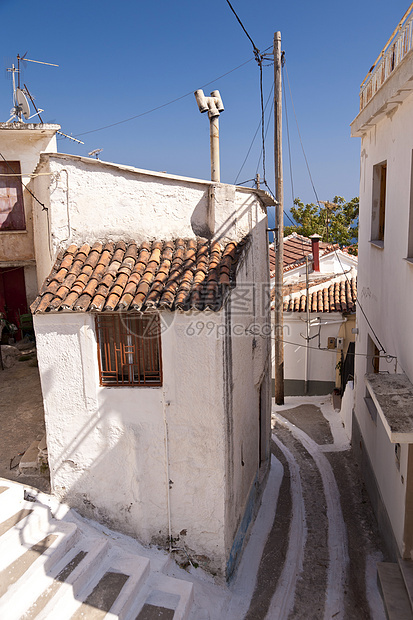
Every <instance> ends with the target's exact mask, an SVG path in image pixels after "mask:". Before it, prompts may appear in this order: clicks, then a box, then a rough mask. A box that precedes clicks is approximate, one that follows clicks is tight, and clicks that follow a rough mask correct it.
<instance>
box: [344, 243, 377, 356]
mask: <svg viewBox="0 0 413 620" xmlns="http://www.w3.org/2000/svg"><path fill="white" fill-rule="evenodd" d="M334 253H335V255H336V257H337V260H338V262H339V263H340V267H341V269H342V271H343V273H344V275H345V277H346V280H347V282H348V283H350V280H349V279H348V276H347V272H346V271H345V270H344V266H343V263H342V262H341V259H340V256H339V255H338V252H337V249H336V248H334ZM355 301H356V304H357V305H358V307H359V308H360V310H361V312H362V314H363V316H364V318H365V319H366V322H367V325H368V326H369V327H370V329H371V332H372V334H373V335H374V337H375V339H376V341H377V342H378V344H379V346H380V349H381V352H382V353H386V349H385V348H384V347H383V345H382V343H381V342H380V339H379V337H378V336H377V334H376V332H375V331H374V329H373V326H372V324H371V323H370V321H369V319H368V318H367V314H366V313H365V312H364V309H363V306H362V305H361V303H360V301H359V298H358V292H357V297H356V300H355Z"/></svg>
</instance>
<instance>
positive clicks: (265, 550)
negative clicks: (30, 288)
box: [0, 362, 386, 620]
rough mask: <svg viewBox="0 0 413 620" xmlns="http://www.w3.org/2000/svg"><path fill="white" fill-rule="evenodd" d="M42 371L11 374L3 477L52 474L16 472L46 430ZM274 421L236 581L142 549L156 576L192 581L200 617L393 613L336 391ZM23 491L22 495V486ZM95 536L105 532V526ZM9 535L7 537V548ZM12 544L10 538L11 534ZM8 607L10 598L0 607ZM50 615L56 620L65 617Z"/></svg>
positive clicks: (378, 616) (5, 388)
mask: <svg viewBox="0 0 413 620" xmlns="http://www.w3.org/2000/svg"><path fill="white" fill-rule="evenodd" d="M35 375H36V369H35V367H34V366H28V365H27V362H26V363H23V362H18V363H17V365H16V366H15V367H14V368H13V369H8V370H6V371H4V373H3V376H2V378H3V383H2V391H1V394H2V410H3V414H4V415H3V417H4V424H3V423H2V424H3V428H4V429H6V430H7V433H4V432H3V433H2V455H3V456H2V459H3V460H2V472H1V475H2V476H3V478H8V479H9V480H14V481H17V482H22V483H23V484H26V485H27V484H31V485H33V486H37V487H42V486H44V485H45V482H46V481H45V479H44V478H43V477H41V476H38V477H37V478H36V477H35V476H33V477H31V478H30V479H26V478H25V477H24V476H19V475H18V469H17V468H16V469H13V470H11V471H7V468H8V467H9V465H8V464H10V462H11V463H12V465H13V464H14V462H18V453H19V452H21V451H23V450H24V449H25V448H26V447H27V446H26V445H25V443H24V442H26V443H27V444H29V443H30V439H31V437H29V435H30V433H33V432H35V433H37V432H39V431H41V425H42V421H41V419H40V418H41V416H40V418H39V419H38V420H37V418H36V416H35V415H33V416H32V420H31V422H30V409H31V403H35V409H36V411H38V410H39V408H40V407H41V396H40V386H39V384H38V383H37V382H36V377H35ZM25 376H27V380H28V382H29V385H30V390H26V389H19V390H12V389H11V383H12V377H14V379H16V378H18V379H20V380H22V379H24V377H25ZM27 416H28V417H27ZM37 417H39V416H37ZM7 418H9V421H8V422H7ZM26 418H27V420H28V422H27V424H26V421H27V420H26ZM35 418H36V419H35ZM25 420H26V421H25ZM36 420H37V421H36ZM272 421H273V435H272V468H271V472H270V476H269V480H268V483H267V486H266V489H265V491H264V496H263V501H262V506H261V509H260V512H259V514H258V517H257V519H256V522H255V523H254V526H253V528H252V531H251V535H250V538H249V541H248V544H247V546H246V549H245V551H244V555H243V558H242V561H241V564H240V566H239V568H238V571H237V573H236V575H235V577H234V578H233V580H232V581H231V582H230V583H229V585H228V586H225V585H224V584H223V583H222V582H217V581H215V583H214V582H213V581H212V579H211V578H210V577H209V576H208V575H206V574H205V573H203V571H202V570H201V569H200V568H197V569H195V568H194V567H191V566H190V567H189V571H188V569H187V571H184V570H182V569H181V568H179V567H178V566H177V565H176V564H175V563H174V562H173V561H169V562H167V561H166V560H167V554H165V559H164V560H162V563H161V565H162V566H163V568H161V569H159V566H158V565H159V553H163V552H160V551H158V550H156V549H153V550H151V549H146V550H145V549H143V548H141V547H140V548H139V554H140V555H142V554H144V555H145V556H146V557H147V558H148V559H149V561H150V562H151V566H152V565H153V566H155V572H156V574H158V573H157V571H158V572H159V573H160V574H164V575H167V576H169V577H172V578H175V579H178V580H182V582H192V584H193V602H192V603H191V604H189V603H190V601H191V597H189V598H188V599H187V601H186V609H187V612H185V613H186V614H187V615H184V616H182V617H186V618H190V619H191V620H200V618H202V620H204V619H205V620H206V619H208V618H209V619H210V620H222V619H223V618H225V619H226V620H240V619H241V618H245V620H261V619H262V620H264V618H266V619H268V620H287V619H294V620H296V619H302V620H304V619H305V620H311V619H314V620H319V619H324V620H329V619H332V618H334V619H338V620H358V619H360V620H362V619H368V618H372V619H374V620H382V619H383V620H384V618H385V614H384V610H383V606H382V602H381V597H380V594H379V592H378V587H377V566H376V565H377V562H379V561H382V560H383V559H386V556H385V551H384V546H383V543H382V541H381V538H380V535H379V533H378V530H377V527H376V523H375V519H374V516H373V513H372V509H371V507H370V503H369V498H368V496H367V493H366V491H365V489H364V487H363V485H362V483H361V481H360V476H359V473H358V471H357V465H356V463H355V461H354V460H353V457H352V453H351V450H350V445H349V441H348V438H347V436H346V434H345V431H344V429H343V426H342V423H341V419H340V417H339V414H338V412H337V411H335V410H334V409H333V407H332V402H331V398H330V397H329V396H326V397H307V398H306V397H290V398H287V399H286V404H285V405H284V406H283V407H275V406H274V405H273V415H272ZM6 422H7V424H6ZM29 422H30V424H29ZM33 424H34V425H35V426H34V427H33V428H32V426H33ZM36 424H37V426H36ZM39 425H40V426H39ZM22 427H25V430H24V433H22ZM38 427H39V428H38ZM27 433H29V435H27ZM25 435H27V437H26V436H25ZM6 437H7V441H6ZM22 441H23V443H22ZM23 444H24V445H23ZM10 450H11V451H10ZM13 450H14V452H16V454H14V453H12V452H13ZM16 493H17V494H16ZM13 494H14V495H13V496H14V497H17V495H18V492H14V491H13ZM4 497H5V496H4ZM39 497H40V499H39V500H38V503H39V508H41V509H42V510H43V511H44V502H45V501H46V500H45V497H47V496H45V495H41V494H40V496H39ZM26 503H27V502H25V501H23V499H22V500H21V501H20V503H19V506H18V507H17V504H16V510H15V511H16V513H17V512H18V509H20V510H21V509H23V508H25V506H23V504H26ZM2 506H3V508H4V509H5V510H6V512H5V513H4V514H3V511H2V510H0V522H1V523H3V522H5V521H7V518H10V514H12V513H13V510H14V508H13V507H12V506H10V505H7V504H4V503H3V504H2ZM33 506H36V503H35V504H33V503H32V504H30V505H29V508H30V511H32V510H33ZM1 508H2V507H1V506H0V509H1ZM26 508H27V506H26ZM52 512H53V511H52ZM6 513H7V515H6ZM71 513H73V511H69V513H66V512H65V511H63V514H65V515H66V516H65V517H64V520H65V521H68V520H69V521H72V522H73V521H74V522H75V523H76V526H77V527H78V528H79V527H80V528H83V529H84V528H85V527H97V528H98V529H99V527H101V526H98V525H97V524H95V523H93V522H91V521H89V522H87V523H88V525H82V524H81V521H79V518H78V517H77V516H76V513H75V516H74V517H70V514H71ZM23 521H24V520H23ZM21 523H23V522H21ZM15 527H20V526H19V525H16V526H15ZM48 527H50V528H52V529H51V530H50V531H57V530H58V529H59V527H56V522H55V518H54V517H53V518H52V517H50V518H49V526H48ZM65 527H67V526H66V525H64V524H63V529H64V528H65ZM101 529H102V528H101ZM48 532H49V530H48V531H47V532H46V533H48ZM108 535H109V536H112V537H113V536H114V537H115V538H116V534H108V533H106V534H105V535H104V537H106V538H107V536H108ZM7 536H9V537H10V536H12V533H11V532H10V533H8V534H7V535H6V538H7ZM94 536H96V537H97V538H99V536H103V535H102V534H99V532H98V533H96V531H95V533H94ZM118 536H119V535H118ZM123 538H126V539H127V537H122V539H123ZM4 540H5V539H4V536H2V540H0V552H1V549H2V541H4ZM128 540H130V543H128V542H127V540H126V542H125V545H126V547H128V548H129V549H133V548H134V545H135V543H134V541H132V539H128ZM4 544H6V545H7V544H8V543H7V540H5V542H3V545H4ZM99 544H100V543H99ZM77 545H78V543H77ZM135 546H136V545H135ZM76 548H77V547H76ZM77 550H78V549H77ZM82 552H84V553H87V550H86V551H85V550H83V549H82ZM60 555H61V554H60ZM152 555H153V557H152ZM65 557H66V556H65ZM109 559H110V558H109ZM61 562H62V560H60V564H61ZM6 564H7V562H6ZM60 564H59V566H60ZM89 564H90V563H89ZM157 567H158V568H157ZM98 569H99V566H98V565H95V568H94V569H93V563H92V564H91V567H89V571H90V570H92V573H93V570H94V571H95V572H96V571H98ZM151 570H153V569H151ZM50 571H51V572H52V573H53V568H51V569H50V568H49V569H47V571H46V567H43V565H42V566H41V568H40V570H39V578H40V577H41V579H43V580H44V575H45V572H47V574H48V573H49V572H50ZM95 581H96V579H95ZM31 587H32V588H33V590H34V592H36V596H37V595H39V594H40V592H39V591H37V577H36V576H35V573H33V574H32V576H31ZM39 587H40V582H39ZM185 587H186V586H184V588H185ZM188 587H189V584H188ZM13 589H14V590H13V591H14V592H15V594H14V596H17V597H19V596H20V594H19V592H21V590H19V587H18V583H16V584H14V586H13ZM10 594H12V593H10V592H9V593H8V595H7V601H6V602H8V604H10V602H9V599H10ZM86 594H87V588H86V590H85V596H86ZM66 596H68V595H67V593H66ZM73 596H75V595H73ZM12 598H13V597H12ZM2 601H3V599H2ZM81 601H82V596H80V595H78V594H76V601H73V609H74V608H75V607H76V605H80V604H81ZM2 605H3V602H0V609H1V608H2ZM50 609H53V607H51V608H50ZM71 609H72V607H71ZM92 611H93V610H92ZM50 613H51V615H49V616H48V617H50V618H53V617H57V616H53V612H52V611H51V612H50ZM68 617H69V616H68ZM127 617H128V618H129V616H127ZM168 617H169V616H168ZM171 617H172V616H171ZM174 617H175V616H174Z"/></svg>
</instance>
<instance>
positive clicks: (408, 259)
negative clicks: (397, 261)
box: [404, 256, 413, 265]
mask: <svg viewBox="0 0 413 620" xmlns="http://www.w3.org/2000/svg"><path fill="white" fill-rule="evenodd" d="M404 260H405V261H406V263H410V265H413V257H411V256H408V257H407V258H405V259H404Z"/></svg>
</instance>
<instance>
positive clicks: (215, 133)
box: [194, 89, 224, 183]
mask: <svg viewBox="0 0 413 620" xmlns="http://www.w3.org/2000/svg"><path fill="white" fill-rule="evenodd" d="M194 95H195V99H196V102H197V104H198V108H199V111H200V112H201V113H202V114H203V113H204V112H208V116H209V124H210V128H209V133H210V142H211V181H216V182H217V183H219V182H220V170H219V121H218V118H219V114H220V112H223V111H224V104H223V103H222V99H221V95H220V94H219V91H218V90H213V91H212V93H211V96H210V97H205V95H204V91H203V90H201V89H199V90H196V91H195V92H194Z"/></svg>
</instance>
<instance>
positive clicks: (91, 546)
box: [3, 539, 109, 620]
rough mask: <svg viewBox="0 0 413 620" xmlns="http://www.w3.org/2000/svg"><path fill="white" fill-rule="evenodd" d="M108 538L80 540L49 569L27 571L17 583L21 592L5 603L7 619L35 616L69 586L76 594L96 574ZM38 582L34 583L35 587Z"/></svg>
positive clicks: (29, 619) (32, 617)
mask: <svg viewBox="0 0 413 620" xmlns="http://www.w3.org/2000/svg"><path fill="white" fill-rule="evenodd" d="M108 547H109V544H108V542H107V541H106V540H83V539H82V540H81V541H80V542H78V543H77V544H76V545H75V546H73V547H72V548H71V549H70V550H69V551H68V553H67V554H66V555H65V556H64V557H63V558H62V559H61V560H60V561H59V562H57V563H56V564H54V565H53V566H52V567H51V568H50V569H49V570H47V571H45V570H44V569H43V570H37V571H27V573H26V574H25V575H24V576H22V578H21V580H20V582H19V583H18V584H16V590H17V588H18V589H19V596H13V597H11V598H10V601H7V602H6V601H5V602H4V603H3V609H4V617H7V618H8V620H20V619H21V620H23V619H24V620H33V619H34V618H37V617H38V615H39V614H40V613H41V612H42V610H43V609H44V608H45V607H46V606H47V605H48V603H49V602H50V601H51V600H55V599H57V596H58V595H59V593H60V594H61V595H62V593H63V591H64V590H65V589H66V590H70V591H71V594H72V596H77V595H78V593H79V591H81V590H82V589H83V588H84V587H85V586H86V585H87V583H89V581H90V580H91V579H92V578H93V575H94V572H95V570H96V566H97V565H99V563H100V562H101V561H102V559H103V558H104V556H105V554H106V553H107V550H108ZM34 584H35V587H33V586H34Z"/></svg>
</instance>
